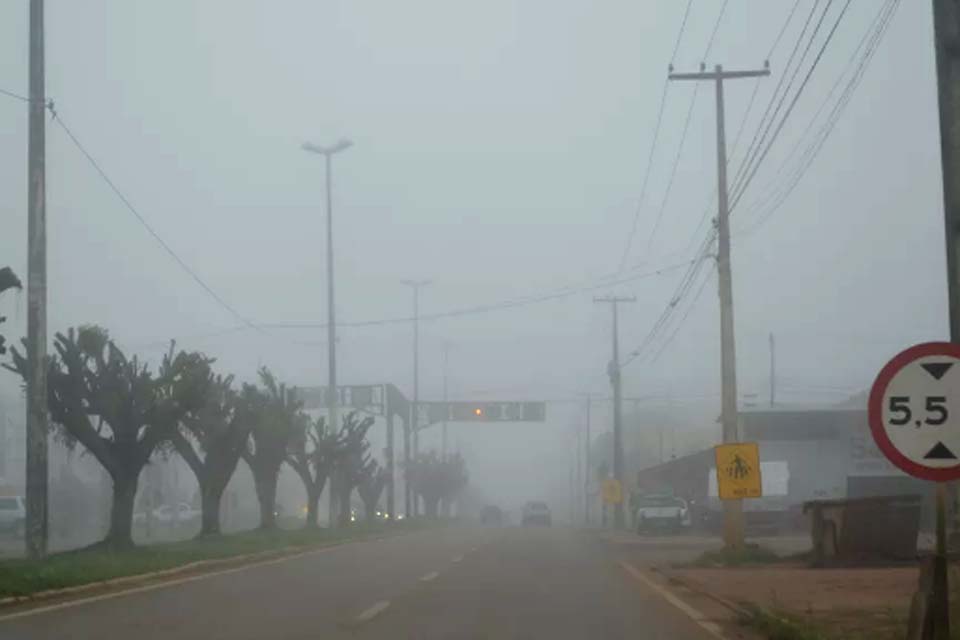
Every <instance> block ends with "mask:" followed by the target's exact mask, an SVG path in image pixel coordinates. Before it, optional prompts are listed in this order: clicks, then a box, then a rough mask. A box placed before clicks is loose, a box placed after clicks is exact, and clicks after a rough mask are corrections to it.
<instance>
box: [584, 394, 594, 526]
mask: <svg viewBox="0 0 960 640" xmlns="http://www.w3.org/2000/svg"><path fill="white" fill-rule="evenodd" d="M592 400H593V399H592V398H591V397H590V394H589V393H588V394H587V402H586V405H587V415H586V420H585V424H584V429H585V434H584V435H585V436H586V437H585V438H584V440H585V443H584V449H583V455H584V458H585V462H584V466H585V472H584V474H583V523H584V525H586V526H588V527H589V526H590V475H591V474H590V404H591V403H592Z"/></svg>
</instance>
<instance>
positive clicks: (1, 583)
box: [0, 521, 436, 598]
mask: <svg viewBox="0 0 960 640" xmlns="http://www.w3.org/2000/svg"><path fill="white" fill-rule="evenodd" d="M428 526H436V524H429V523H424V522H419V521H409V522H403V523H392V524H391V523H385V522H384V523H376V524H372V525H358V526H355V527H351V528H349V529H346V530H327V529H319V530H313V531H308V530H305V529H297V530H284V529H279V530H276V531H247V532H243V533H236V534H231V535H224V536H219V537H215V538H204V539H195V540H187V541H182V542H171V543H165V544H156V545H149V546H143V547H137V548H135V549H131V550H129V551H119V552H110V551H104V550H100V549H96V548H91V549H87V550H79V551H68V552H65V553H59V554H55V555H52V556H49V557H48V558H46V559H44V560H25V559H19V560H4V561H0V598H3V597H8V596H25V595H30V594H33V593H37V592H40V591H46V590H48V589H60V588H64V587H73V586H78V585H82V584H88V583H91V582H100V581H103V580H110V579H112V578H119V577H125V576H134V575H138V574H143V573H149V572H152V571H160V570H163V569H172V568H174V567H179V566H182V565H185V564H189V563H191V562H196V561H199V560H218V559H227V558H231V557H234V556H241V555H246V554H251V553H257V552H265V551H271V550H280V549H285V548H288V547H304V548H306V547H315V546H323V545H328V544H334V543H337V542H341V541H344V540H350V539H359V538H363V537H369V536H372V535H378V534H383V533H387V532H402V531H412V530H416V529H420V528H425V527H428Z"/></svg>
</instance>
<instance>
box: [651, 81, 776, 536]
mask: <svg viewBox="0 0 960 640" xmlns="http://www.w3.org/2000/svg"><path fill="white" fill-rule="evenodd" d="M705 68H706V67H705V65H703V64H701V65H700V72H699V73H672V72H671V73H670V74H669V76H668V77H669V78H670V80H695V81H700V80H711V81H713V82H714V83H715V85H716V89H717V194H718V198H717V200H718V204H719V207H718V212H717V276H718V280H719V288H720V369H721V382H722V394H721V397H722V401H721V405H722V409H721V421H722V422H723V441H724V442H737V441H738V440H739V436H738V434H737V367H736V350H735V348H734V332H733V281H732V277H731V274H730V204H729V199H728V194H727V137H726V125H725V122H724V114H723V81H724V80H735V79H739V78H756V77H759V76H768V75H770V69H769V68H767V67H765V68H763V69H758V70H752V71H724V70H723V67H722V66H721V65H719V64H718V65H716V66H715V67H714V68H713V71H705ZM723 508H724V519H723V520H724V522H723V537H724V543H725V544H726V546H727V547H729V548H734V549H736V548H740V547H742V546H743V502H742V501H741V500H724V501H723Z"/></svg>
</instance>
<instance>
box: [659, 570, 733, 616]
mask: <svg viewBox="0 0 960 640" xmlns="http://www.w3.org/2000/svg"><path fill="white" fill-rule="evenodd" d="M650 569H651V571H654V572H656V573H659V574H660V575H661V576H663V577H664V578H665V579H666V580H667V582H670V583H672V584H676V585H679V586H681V587H683V588H684V589H688V590H689V591H692V592H694V593H696V594H697V595H701V596H703V597H705V598H709V599H710V600H713V601H714V602H716V603H717V604H719V605H722V606H723V607H726V608H727V609H729V610H730V611H732V612H734V613H735V614H737V615H740V616H749V615H750V611H749V610H748V609H747V608H746V607H744V606H742V605H740V604H738V603H736V602H734V601H732V600H728V599H727V598H724V597H723V596H720V595H717V594H716V593H713V592H712V591H709V590H708V589H706V588H705V587H704V586H702V585H700V584H699V583H697V582H694V581H693V580H686V579H684V578H681V577H680V576H678V575H676V574H675V573H674V572H673V571H670V570H669V569H666V568H664V567H651V568H650Z"/></svg>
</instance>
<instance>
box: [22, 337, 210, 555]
mask: <svg viewBox="0 0 960 640" xmlns="http://www.w3.org/2000/svg"><path fill="white" fill-rule="evenodd" d="M54 349H55V351H56V355H54V356H53V357H51V358H50V360H49V363H48V367H49V369H48V374H47V386H48V404H49V409H50V418H51V421H52V422H53V423H54V424H55V425H56V427H57V428H58V433H59V435H60V437H61V438H62V439H63V441H64V442H65V443H66V444H67V446H70V447H73V446H75V445H76V443H78V442H79V443H80V444H82V445H83V447H84V448H86V449H87V451H89V452H90V453H91V454H92V455H93V456H94V457H95V458H96V459H97V461H98V462H99V463H100V464H101V465H103V468H104V469H105V470H106V471H107V473H109V474H110V477H111V479H112V480H113V502H112V506H111V511H110V529H109V532H108V533H107V536H106V538H105V539H104V540H103V542H102V544H103V545H104V546H107V547H109V548H114V549H123V548H128V547H132V546H133V537H132V523H133V506H134V499H135V497H136V493H137V483H138V481H139V477H140V472H141V471H142V470H143V467H144V465H146V464H147V461H148V460H150V457H151V456H152V455H153V454H154V452H155V451H156V450H157V448H158V447H160V446H161V445H162V444H163V443H164V442H167V441H169V439H170V436H171V434H172V433H173V431H174V430H175V429H176V427H177V425H178V424H179V423H180V421H181V420H182V419H183V418H184V416H185V415H186V414H188V413H190V412H191V411H196V410H197V409H199V408H200V407H201V406H202V405H203V404H204V402H205V400H206V394H207V389H208V372H209V364H210V361H209V360H208V359H206V358H204V357H203V356H202V355H200V354H197V353H187V352H182V351H181V352H180V353H177V354H174V350H173V346H171V349H170V353H168V354H167V356H166V357H164V359H163V364H162V365H161V367H160V369H159V371H158V373H157V375H156V376H155V375H153V374H152V373H151V372H150V371H149V369H148V368H147V366H146V365H144V364H141V363H140V361H139V360H138V359H137V358H136V357H134V358H127V357H126V356H125V355H124V354H123V352H122V351H121V350H120V349H119V348H117V346H116V345H115V344H114V343H113V342H112V341H111V340H110V338H109V335H108V333H107V331H106V330H105V329H102V328H100V327H95V326H82V327H80V328H78V329H70V330H69V331H68V332H67V333H66V334H63V333H58V334H57V335H56V339H55V341H54ZM11 353H12V359H13V364H12V365H4V366H5V367H7V368H8V369H10V370H12V371H15V372H16V373H17V374H19V375H20V376H21V377H22V378H24V379H26V376H27V373H28V367H29V366H30V365H31V364H32V363H28V362H27V360H26V357H25V356H24V355H22V354H21V353H20V352H19V351H18V350H17V349H16V348H12V349H11Z"/></svg>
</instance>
